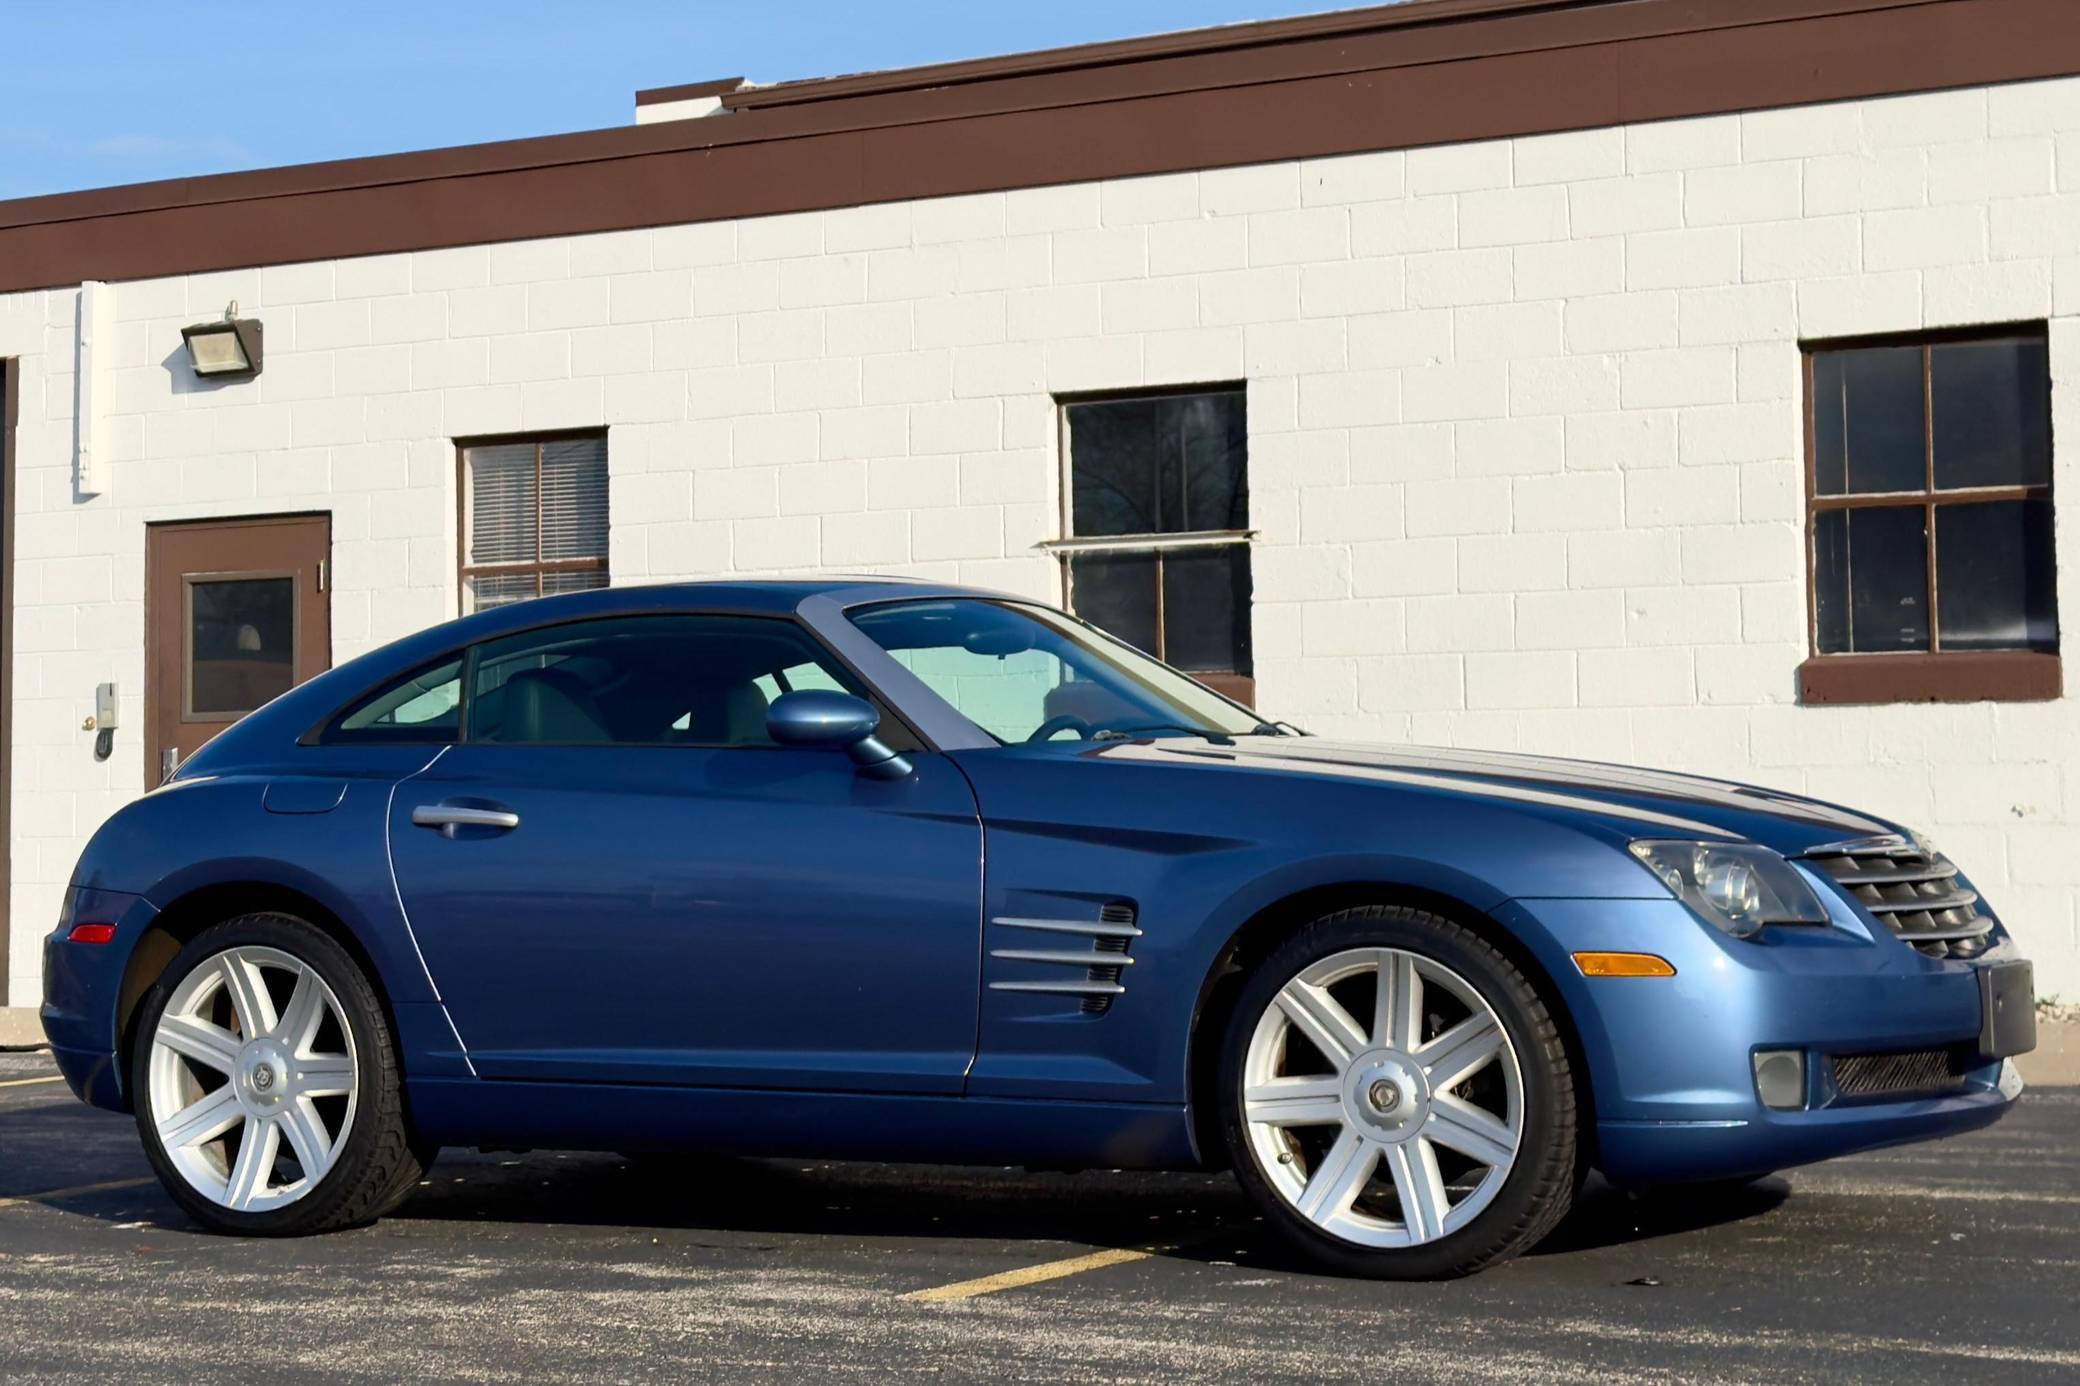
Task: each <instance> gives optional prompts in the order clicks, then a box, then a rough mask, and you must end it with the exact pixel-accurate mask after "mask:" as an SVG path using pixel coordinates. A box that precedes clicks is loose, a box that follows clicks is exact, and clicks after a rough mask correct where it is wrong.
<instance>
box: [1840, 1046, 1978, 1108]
mask: <svg viewBox="0 0 2080 1386" xmlns="http://www.w3.org/2000/svg"><path fill="white" fill-rule="evenodd" d="M1827 1063H1828V1068H1829V1070H1830V1071H1831V1072H1832V1073H1833V1075H1834V1085H1835V1089H1836V1091H1838V1092H1840V1093H1841V1095H1842V1096H1844V1097H1892V1098H1906V1097H1939V1096H1941V1095H1942V1094H1944V1093H1950V1092H1956V1091H1957V1090H1958V1089H1960V1088H1962V1087H1963V1086H1964V1080H1965V1075H1966V1074H1967V1073H1969V1072H1970V1071H1971V1057H1970V1055H1968V1054H1966V1053H1965V1051H1964V1049H1963V1048H1962V1047H1961V1046H1958V1045H1952V1046H1950V1047H1949V1048H1947V1049H1905V1050H1900V1051H1898V1052H1896V1053H1891V1054H1830V1055H1828V1058H1827Z"/></svg>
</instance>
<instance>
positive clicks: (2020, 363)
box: [1929, 339, 2051, 490]
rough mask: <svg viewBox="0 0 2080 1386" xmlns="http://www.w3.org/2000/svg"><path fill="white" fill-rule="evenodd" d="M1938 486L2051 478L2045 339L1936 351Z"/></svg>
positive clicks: (1949, 487) (2005, 483)
mask: <svg viewBox="0 0 2080 1386" xmlns="http://www.w3.org/2000/svg"><path fill="white" fill-rule="evenodd" d="M1929 376H1930V380H1931V382H1932V386H1931V388H1932V389H1933V391H1934V404H1935V445H1936V486H1937V487H1938V488H1939V489H1942V490H1952V489H1955V488H1957V487H1962V486H2039V485H2044V484H2046V483H2048V482H2049V481H2050V480H2051V369H2050V364H2049V360H2048V357H2047V355H2046V352H2045V344H2044V343H2043V342H2042V341H2041V340H2026V339H2025V340H2018V341H2005V342H1960V343H1957V344H1956V345H1953V346H1939V347H1936V348H1934V351H1933V358H1932V361H1931V363H1930V366H1929Z"/></svg>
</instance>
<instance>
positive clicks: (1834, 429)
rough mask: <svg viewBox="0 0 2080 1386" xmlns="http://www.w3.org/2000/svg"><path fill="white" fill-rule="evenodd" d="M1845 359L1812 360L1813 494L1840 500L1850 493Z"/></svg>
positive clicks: (1835, 354)
mask: <svg viewBox="0 0 2080 1386" xmlns="http://www.w3.org/2000/svg"><path fill="white" fill-rule="evenodd" d="M1842 355H1843V353H1841V352H1839V351H1824V352H1821V353H1819V354H1818V355H1816V356H1815V357H1814V358H1813V493H1814V494H1815V495H1820V496H1839V495H1843V494H1845V493H1846V492H1847V491H1848V489H1849V445H1848V442H1847V441H1846V439H1845V437H1844V435H1843V431H1842Z"/></svg>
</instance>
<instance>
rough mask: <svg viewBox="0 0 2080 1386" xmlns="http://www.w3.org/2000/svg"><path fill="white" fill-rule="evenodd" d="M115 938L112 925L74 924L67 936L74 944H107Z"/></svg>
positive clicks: (114, 928) (114, 929)
mask: <svg viewBox="0 0 2080 1386" xmlns="http://www.w3.org/2000/svg"><path fill="white" fill-rule="evenodd" d="M115 936H116V926H115V925H113V924H75V925H73V926H72V932H71V933H70V934H69V935H67V937H68V938H70V939H71V940H72V941H73V942H74V943H108V942H110V941H112V940H113V939H114V938H115Z"/></svg>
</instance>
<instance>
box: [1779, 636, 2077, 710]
mask: <svg viewBox="0 0 2080 1386" xmlns="http://www.w3.org/2000/svg"><path fill="white" fill-rule="evenodd" d="M2064 691H2065V679H2064V674H2063V672H2062V665H2061V662H2060V659H2059V657H2058V656H2057V655H2055V654H2038V653H2036V652H2034V651H2030V650H1988V651H1978V652H1971V653H1964V652H1952V653H1950V654H1868V655H1816V656H1814V657H1813V658H1811V659H1809V660H1807V661H1806V662H1805V663H1803V664H1801V665H1799V666H1798V700H1799V701H1800V702H1802V703H1806V704H1809V705H1813V706H1832V705H1872V704H1879V703H1975V702H2003V703H2032V702H2051V701H2053V700H2055V699H2057V698H2059V697H2060V696H2062V695H2063V693H2064Z"/></svg>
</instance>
